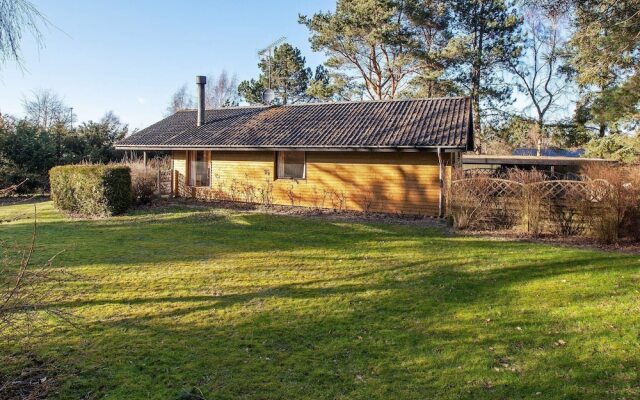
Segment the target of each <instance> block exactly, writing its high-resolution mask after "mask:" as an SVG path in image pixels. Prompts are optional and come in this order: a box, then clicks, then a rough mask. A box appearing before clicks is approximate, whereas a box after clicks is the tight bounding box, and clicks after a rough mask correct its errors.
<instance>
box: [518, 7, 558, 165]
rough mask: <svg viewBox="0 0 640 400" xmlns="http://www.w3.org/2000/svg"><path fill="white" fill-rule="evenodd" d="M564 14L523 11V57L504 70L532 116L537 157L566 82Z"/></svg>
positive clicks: (539, 9)
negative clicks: (524, 97)
mask: <svg viewBox="0 0 640 400" xmlns="http://www.w3.org/2000/svg"><path fill="white" fill-rule="evenodd" d="M563 18H564V15H563V14H562V13H560V12H557V11H549V10H547V9H545V8H540V7H536V6H535V5H531V6H528V7H527V8H526V10H525V18H524V20H525V23H524V30H525V32H526V34H527V39H526V40H525V42H524V46H523V57H522V59H520V60H513V61H511V62H510V63H509V65H508V69H509V71H510V72H511V73H513V74H514V76H515V77H516V79H517V84H518V88H519V89H520V91H521V92H522V93H524V94H525V96H527V98H528V100H529V103H530V107H531V108H533V110H534V113H535V121H536V127H537V132H536V133H535V134H534V136H535V138H536V142H537V143H536V145H537V149H538V151H537V152H538V155H540V153H541V148H542V145H543V141H544V140H545V138H547V136H548V135H547V132H546V127H547V124H548V121H547V117H548V114H549V112H550V111H553V110H554V108H556V107H557V106H558V102H559V100H560V99H561V98H562V96H565V95H566V92H567V89H568V84H569V83H568V80H567V77H566V75H565V74H564V73H563V58H562V52H563V50H564V47H565V45H566V38H564V37H563V31H564V28H563V23H564V22H566V21H564V20H563Z"/></svg>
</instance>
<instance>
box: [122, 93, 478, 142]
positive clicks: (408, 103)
mask: <svg viewBox="0 0 640 400" xmlns="http://www.w3.org/2000/svg"><path fill="white" fill-rule="evenodd" d="M472 126H473V124H472V123H471V100H470V99H469V98H467V97H449V98H438V99H411V100H381V101H362V102H339V103H309V104H300V105H287V106H270V107H267V106H262V107H234V108H221V109H215V110H206V112H205V124H204V125H202V126H196V111H195V110H186V111H179V112H177V113H175V114H173V115H171V116H169V117H167V118H165V119H163V120H161V121H159V122H157V123H155V124H153V125H151V126H149V127H147V128H145V129H142V130H141V131H138V132H136V133H134V134H132V135H131V136H129V137H127V138H125V139H124V140H122V141H120V142H119V143H118V144H117V145H116V146H117V147H118V148H122V149H178V148H211V149H229V150H232V149H287V148H292V149H319V150H321V149H331V150H341V149H364V150H366V149H371V150H375V149H390V150H393V149H426V148H435V147H455V148H464V149H468V148H472V147H473V135H472Z"/></svg>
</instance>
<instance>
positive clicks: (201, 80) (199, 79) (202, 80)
mask: <svg viewBox="0 0 640 400" xmlns="http://www.w3.org/2000/svg"><path fill="white" fill-rule="evenodd" d="M196 83H197V84H199V85H204V84H206V83H207V77H206V76H203V75H196Z"/></svg>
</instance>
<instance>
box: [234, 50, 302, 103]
mask: <svg viewBox="0 0 640 400" xmlns="http://www.w3.org/2000/svg"><path fill="white" fill-rule="evenodd" d="M258 67H259V68H260V71H261V74H260V76H259V77H258V79H251V80H248V81H243V82H241V83H240V85H239V86H238V92H239V93H240V95H241V96H242V97H243V98H244V99H245V101H247V102H249V103H252V104H259V103H262V93H263V92H264V91H265V90H266V89H267V88H271V89H272V90H273V91H274V93H275V95H276V97H275V100H274V102H275V103H276V104H290V103H295V102H297V101H300V100H303V99H305V98H306V90H307V86H308V85H309V80H310V78H311V75H312V72H311V69H310V68H307V67H306V60H305V58H304V57H303V56H302V54H301V52H300V50H299V49H297V48H295V47H293V46H291V45H290V44H288V43H283V44H282V45H280V46H277V47H274V49H273V55H272V56H271V57H268V58H265V59H263V60H262V61H260V63H259V64H258Z"/></svg>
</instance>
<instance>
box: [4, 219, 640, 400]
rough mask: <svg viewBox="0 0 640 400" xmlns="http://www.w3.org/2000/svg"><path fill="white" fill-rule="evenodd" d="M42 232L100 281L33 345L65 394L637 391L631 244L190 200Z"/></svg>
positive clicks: (43, 240) (635, 270) (20, 228)
mask: <svg viewBox="0 0 640 400" xmlns="http://www.w3.org/2000/svg"><path fill="white" fill-rule="evenodd" d="M25 233H28V225H27V224H13V225H5V226H0V235H10V236H14V237H15V236H19V235H22V234H25ZM39 246H43V247H44V248H46V249H49V248H51V247H54V248H58V247H65V246H66V247H71V249H70V250H69V251H68V252H67V253H65V259H64V260H63V261H62V262H63V263H64V265H65V266H68V267H83V268H89V270H90V273H88V275H87V282H86V284H87V285H88V284H89V283H91V284H93V285H94V286H93V287H94V288H95V292H93V293H89V294H86V295H83V296H76V295H75V293H73V291H74V290H77V289H78V287H81V288H82V290H87V288H88V287H89V286H83V285H84V284H85V282H80V283H78V284H77V285H76V286H75V287H70V288H66V290H69V291H70V293H69V300H68V301H66V302H65V303H63V304H56V306H57V307H67V308H69V309H70V310H76V311H77V312H78V313H80V314H85V315H86V316H85V318H86V319H87V321H86V323H85V324H84V325H85V326H84V329H82V330H78V331H75V330H70V329H67V328H60V329H59V331H58V332H57V333H56V334H55V335H54V336H52V337H50V338H48V339H47V340H43V341H42V342H41V343H39V344H38V345H37V346H36V347H37V350H38V351H39V352H40V353H43V354H49V355H52V357H56V358H57V359H60V360H64V362H65V363H68V364H69V365H70V366H71V367H72V368H73V369H74V370H75V371H78V372H77V375H75V376H71V377H69V379H68V380H67V381H66V382H65V385H64V386H63V387H62V388H61V389H60V390H61V396H62V397H69V398H78V397H82V396H85V395H86V394H87V393H91V395H92V396H94V397H109V398H123V399H124V398H145V397H151V398H177V397H178V396H179V394H180V393H181V392H182V391H185V390H186V391H189V390H191V388H194V387H197V388H198V389H199V390H201V391H202V392H203V393H204V394H205V396H206V398H210V399H214V398H256V399H257V398H260V399H281V398H332V399H334V398H356V399H370V398H380V399H383V398H384V399H387V398H402V399H414V398H415V399H423V398H447V399H449V398H450V399H458V398H469V399H471V398H473V399H483V398H486V399H494V398H530V397H535V396H538V397H540V396H541V397H540V398H581V399H588V398H594V399H596V398H607V397H627V398H633V397H634V396H636V395H638V390H639V389H638V386H639V383H638V381H637V371H638V370H640V359H639V357H638V354H639V353H638V352H639V350H640V349H639V348H638V344H637V331H638V329H640V326H639V322H638V321H637V320H631V319H630V318H628V312H627V308H629V309H631V310H633V307H634V304H636V306H637V303H634V301H635V302H637V298H636V297H634V294H633V293H634V292H633V287H632V286H631V285H628V286H625V282H628V280H629V277H632V278H634V277H635V279H638V276H639V273H640V261H639V260H638V258H637V257H634V256H629V255H622V254H615V253H600V252H592V251H581V250H572V249H566V248H562V249H558V248H554V247H552V246H539V245H534V244H528V243H510V242H494V241H487V240H482V239H478V238H457V237H445V236H441V235H439V234H438V231H437V230H433V229H424V228H416V227H400V226H394V225H385V226H380V225H368V224H360V223H357V224H345V223H339V224H337V223H330V222H323V221H318V220H310V219H305V218H296V217H282V216H269V215H261V214H243V213H228V214H216V213H212V212H208V211H196V212H193V211H189V210H186V211H182V210H177V211H176V212H171V213H155V214H153V213H152V214H147V213H145V214H135V215H131V216H125V217H122V218H116V219H113V220H108V221H71V222H68V221H65V222H51V223H47V222H46V221H45V222H44V223H43V224H42V225H41V226H40V236H39ZM176 263H179V264H176ZM624 277H627V278H624ZM92 279H94V280H96V282H91V280H92ZM563 280H568V281H569V282H568V283H563ZM573 282H575V283H573ZM632 282H634V281H632ZM635 282H637V280H636V281H635ZM616 296H619V297H620V299H616V302H612V301H611V299H612V298H615V297H616ZM576 298H580V299H581V301H580V302H577V301H575V299H576ZM560 339H562V341H563V342H564V343H565V344H558V340H560ZM537 393H540V395H538V394H537Z"/></svg>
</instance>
